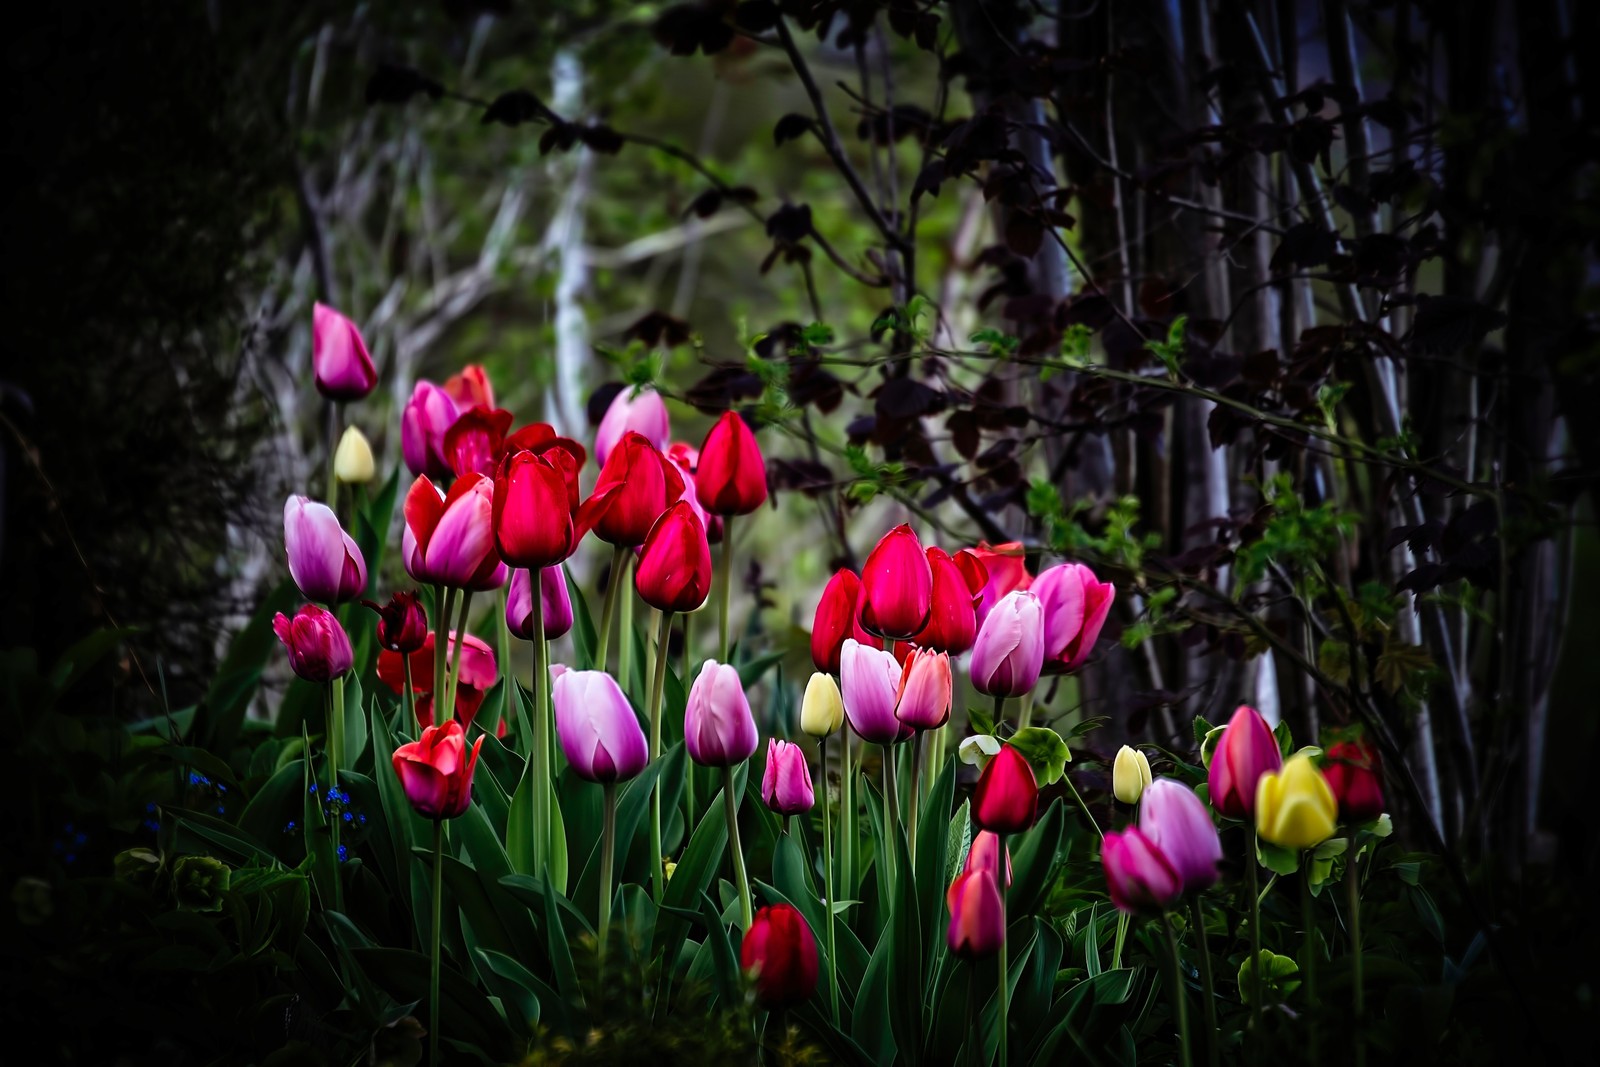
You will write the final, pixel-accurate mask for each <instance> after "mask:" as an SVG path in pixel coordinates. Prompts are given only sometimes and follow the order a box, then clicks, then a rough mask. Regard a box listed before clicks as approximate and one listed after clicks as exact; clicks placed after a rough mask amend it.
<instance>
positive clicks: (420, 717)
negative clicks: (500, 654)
mask: <svg viewBox="0 0 1600 1067" xmlns="http://www.w3.org/2000/svg"><path fill="white" fill-rule="evenodd" d="M433 653H434V635H433V634H431V633H430V634H429V635H428V636H427V637H426V638H425V639H424V640H423V642H422V644H421V646H420V647H418V648H417V649H416V650H415V651H412V652H410V653H407V655H408V656H409V657H410V659H411V689H412V691H413V692H415V693H416V694H417V703H416V708H415V711H416V715H417V722H418V723H419V724H420V725H422V726H432V725H433V697H434V693H433ZM445 655H446V656H447V657H448V659H449V661H450V662H451V663H454V662H455V658H456V635H455V632H454V631H451V633H450V635H449V637H447V638H446V645H445ZM405 677H406V676H405V666H404V664H403V663H402V662H401V654H400V653H399V652H394V651H390V650H388V649H385V650H383V651H382V652H379V653H378V680H379V681H380V682H382V683H383V684H384V685H387V686H388V687H389V688H390V689H391V690H393V691H394V692H396V693H403V692H404V691H405V684H406V683H405ZM499 680H500V669H499V666H498V665H497V664H496V663H495V658H494V650H493V649H491V648H490V647H489V645H488V643H487V642H485V641H484V640H483V639H482V638H480V637H477V636H475V635H473V634H468V635H467V636H466V637H465V639H463V641H462V645H461V674H460V677H459V678H458V679H457V680H456V706H455V718H457V719H459V720H461V723H462V724H463V725H465V726H471V725H472V720H473V719H475V718H477V716H478V708H479V707H481V706H482V705H483V700H484V697H486V696H488V694H489V690H490V689H491V688H493V687H494V684H495V682H497V681H499Z"/></svg>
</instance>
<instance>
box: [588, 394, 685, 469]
mask: <svg viewBox="0 0 1600 1067" xmlns="http://www.w3.org/2000/svg"><path fill="white" fill-rule="evenodd" d="M630 432H631V433H636V434H639V435H640V436H642V437H643V438H644V439H645V440H646V441H649V442H650V444H652V445H653V446H655V448H656V449H658V450H660V451H663V452H664V451H666V448H667V442H668V441H669V440H670V439H671V437H672V427H671V425H670V424H669V422H668V420H667V404H666V401H664V400H662V399H661V394H660V393H658V392H656V391H655V390H654V389H641V390H639V392H638V395H637V396H635V395H634V391H633V389H631V388H628V387H624V388H623V389H621V390H620V391H619V392H618V393H617V395H616V396H614V397H612V398H611V404H610V406H608V407H607V408H606V413H605V414H604V415H603V416H601V418H600V425H599V426H598V427H597V428H596V429H595V432H594V459H595V462H596V463H598V464H600V466H602V467H604V466H605V465H606V460H607V459H609V458H610V456H611V450H612V449H614V448H616V447H617V445H618V444H619V443H621V441H622V438H623V437H624V436H626V435H627V434H628V433H630Z"/></svg>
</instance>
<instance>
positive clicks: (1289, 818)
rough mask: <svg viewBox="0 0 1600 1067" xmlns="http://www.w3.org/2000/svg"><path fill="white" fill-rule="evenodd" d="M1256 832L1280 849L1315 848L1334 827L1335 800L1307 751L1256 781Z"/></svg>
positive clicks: (1325, 838) (1337, 807) (1337, 816)
mask: <svg viewBox="0 0 1600 1067" xmlns="http://www.w3.org/2000/svg"><path fill="white" fill-rule="evenodd" d="M1255 815H1256V833H1258V834H1260V835H1261V839H1262V840H1264V841H1270V842H1272V843H1273V844H1274V845H1280V846H1282V847H1283V848H1294V849H1303V848H1315V847H1316V846H1318V845H1320V844H1322V843H1323V842H1324V841H1326V840H1327V839H1328V838H1330V837H1332V836H1333V832H1334V830H1335V829H1337V827H1338V820H1339V801H1338V800H1337V799H1336V798H1335V797H1334V795H1333V790H1332V789H1331V788H1329V786H1328V780H1327V779H1326V778H1324V777H1322V772H1321V771H1319V770H1317V765H1316V763H1314V762H1313V761H1312V759H1311V755H1310V753H1308V752H1305V751H1300V752H1296V753H1295V754H1294V755H1292V756H1290V757H1289V758H1288V759H1287V760H1285V761H1284V764H1283V770H1282V771H1277V772H1274V771H1268V772H1267V773H1266V774H1263V775H1262V776H1261V780H1260V781H1259V782H1257V783H1256V808H1255Z"/></svg>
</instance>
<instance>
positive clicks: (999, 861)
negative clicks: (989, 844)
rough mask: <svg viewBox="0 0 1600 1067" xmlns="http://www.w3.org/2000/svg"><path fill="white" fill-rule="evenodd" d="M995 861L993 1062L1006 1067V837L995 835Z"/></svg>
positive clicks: (1008, 990) (1008, 999) (1008, 984)
mask: <svg viewBox="0 0 1600 1067" xmlns="http://www.w3.org/2000/svg"><path fill="white" fill-rule="evenodd" d="M994 837H995V853H994V854H995V856H996V857H997V858H996V859H995V864H994V886H995V889H997V890H998V891H999V893H1000V950H999V952H998V953H997V954H996V956H995V960H996V962H997V964H998V972H997V973H998V975H999V979H1000V988H999V989H998V990H996V994H997V995H998V996H999V998H1000V1008H999V1011H998V1012H997V1015H996V1018H995V1028H996V1029H997V1030H998V1031H999V1038H1000V1040H999V1042H998V1056H997V1058H996V1059H995V1062H996V1063H998V1064H999V1065H1000V1067H1006V1031H1007V1030H1009V1029H1010V1026H1009V1022H1010V1019H1009V1018H1008V1017H1009V1016H1010V1014H1011V1011H1010V1009H1011V980H1010V979H1011V976H1010V975H1009V974H1007V973H1006V971H1007V970H1008V968H1007V966H1006V942H1008V941H1010V940H1011V936H1010V929H1009V926H1010V924H1009V923H1007V922H1006V835H1005V834H995V835H994Z"/></svg>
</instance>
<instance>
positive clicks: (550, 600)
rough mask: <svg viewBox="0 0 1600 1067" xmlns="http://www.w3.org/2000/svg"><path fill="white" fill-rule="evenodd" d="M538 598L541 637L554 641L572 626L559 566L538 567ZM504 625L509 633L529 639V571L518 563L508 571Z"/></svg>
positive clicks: (530, 595) (530, 596) (570, 600)
mask: <svg viewBox="0 0 1600 1067" xmlns="http://www.w3.org/2000/svg"><path fill="white" fill-rule="evenodd" d="M539 598H540V601H541V606H542V608H543V611H544V637H545V640H546V641H554V640H555V639H556V638H558V637H561V636H562V635H563V634H565V633H566V632H567V631H568V630H571V629H572V599H571V597H569V596H568V595H567V575H566V572H565V571H563V570H562V569H561V567H560V566H555V567H545V568H542V569H541V570H540V571H539ZM506 629H508V630H510V631H511V634H512V636H513V637H518V638H521V639H522V640H524V641H532V640H533V638H534V633H533V572H532V571H530V570H527V569H525V568H522V567H518V568H517V569H516V570H514V571H512V572H511V588H510V590H509V591H508V592H507V593H506Z"/></svg>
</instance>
